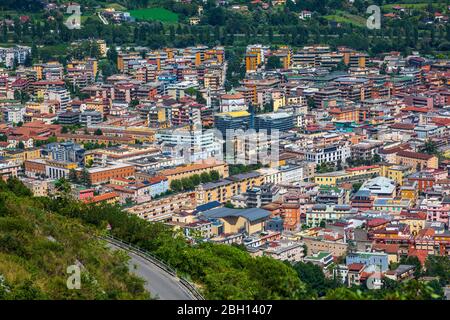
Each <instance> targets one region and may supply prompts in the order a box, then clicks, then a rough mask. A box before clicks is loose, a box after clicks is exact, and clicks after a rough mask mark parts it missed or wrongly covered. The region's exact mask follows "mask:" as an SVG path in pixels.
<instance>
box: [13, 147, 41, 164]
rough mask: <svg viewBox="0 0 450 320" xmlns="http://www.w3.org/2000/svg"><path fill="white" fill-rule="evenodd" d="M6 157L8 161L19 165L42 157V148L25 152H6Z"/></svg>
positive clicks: (25, 150)
mask: <svg viewBox="0 0 450 320" xmlns="http://www.w3.org/2000/svg"><path fill="white" fill-rule="evenodd" d="M5 157H6V158H8V160H12V161H15V162H17V163H23V162H25V161H26V160H34V159H38V158H40V157H41V149H40V148H31V149H24V150H9V151H7V152H6V154H5Z"/></svg>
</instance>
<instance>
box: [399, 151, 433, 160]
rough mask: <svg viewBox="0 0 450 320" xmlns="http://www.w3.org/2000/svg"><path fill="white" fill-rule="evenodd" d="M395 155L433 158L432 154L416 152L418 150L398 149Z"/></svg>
mask: <svg viewBox="0 0 450 320" xmlns="http://www.w3.org/2000/svg"><path fill="white" fill-rule="evenodd" d="M397 156H400V157H405V158H412V159H419V160H430V159H431V158H433V156H431V155H429V154H425V153H418V152H412V151H404V150H403V151H399V152H398V153H397Z"/></svg>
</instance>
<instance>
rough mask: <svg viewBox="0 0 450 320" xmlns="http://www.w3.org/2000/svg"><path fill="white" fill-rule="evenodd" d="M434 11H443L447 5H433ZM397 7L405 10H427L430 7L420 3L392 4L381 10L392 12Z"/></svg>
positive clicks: (384, 6)
mask: <svg viewBox="0 0 450 320" xmlns="http://www.w3.org/2000/svg"><path fill="white" fill-rule="evenodd" d="M432 5H433V8H434V9H443V8H445V3H433V4H432ZM395 6H401V7H403V8H405V9H426V8H427V7H428V3H426V2H420V3H391V4H385V5H383V6H382V7H381V8H382V9H383V10H386V11H392V8H393V7H395Z"/></svg>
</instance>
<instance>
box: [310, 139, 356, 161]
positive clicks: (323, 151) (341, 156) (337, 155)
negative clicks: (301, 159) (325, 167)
mask: <svg viewBox="0 0 450 320" xmlns="http://www.w3.org/2000/svg"><path fill="white" fill-rule="evenodd" d="M350 155H351V151H350V147H349V146H348V145H343V144H334V145H328V146H325V147H314V148H311V149H308V150H306V151H305V159H306V161H309V162H314V163H316V164H321V163H323V162H332V163H336V162H337V161H339V160H341V161H342V163H344V162H345V161H347V159H348V158H350Z"/></svg>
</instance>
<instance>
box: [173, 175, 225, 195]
mask: <svg viewBox="0 0 450 320" xmlns="http://www.w3.org/2000/svg"><path fill="white" fill-rule="evenodd" d="M219 179H220V173H219V171H217V170H211V171H209V172H202V173H201V174H194V175H192V176H190V177H186V178H182V179H174V180H172V181H171V182H170V189H171V190H172V191H174V192H180V191H191V190H194V189H195V187H196V186H198V185H199V184H201V183H207V182H214V181H217V180H219Z"/></svg>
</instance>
